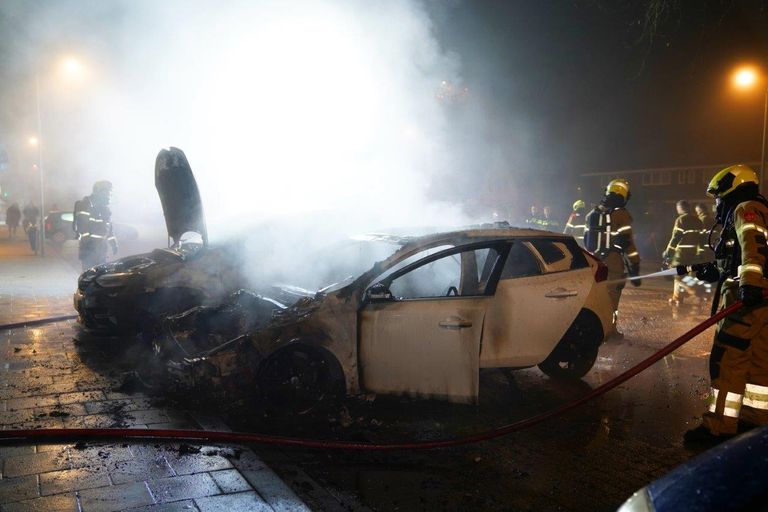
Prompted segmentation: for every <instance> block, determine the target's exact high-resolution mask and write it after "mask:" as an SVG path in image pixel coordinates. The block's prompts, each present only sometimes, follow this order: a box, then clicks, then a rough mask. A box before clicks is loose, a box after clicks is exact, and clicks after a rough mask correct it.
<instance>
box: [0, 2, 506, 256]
mask: <svg viewBox="0 0 768 512" xmlns="http://www.w3.org/2000/svg"><path fill="white" fill-rule="evenodd" d="M3 9H4V13H5V15H6V17H8V16H11V17H12V16H18V17H22V16H23V19H24V23H26V24H27V25H26V29H25V31H26V35H27V37H28V38H29V40H30V41H36V43H37V46H36V47H37V48H38V49H39V52H38V53H41V54H46V55H54V54H57V53H61V52H62V51H64V50H66V51H71V52H73V53H76V54H79V55H80V56H81V59H82V61H83V67H84V73H87V75H84V76H82V77H80V80H79V82H78V83H72V84H65V83H64V82H63V81H62V80H63V79H62V78H61V77H59V78H56V77H54V76H48V75H47V74H46V75H44V76H42V78H43V85H44V87H43V91H42V92H43V95H44V100H45V103H44V110H45V124H46V126H45V128H46V130H45V132H46V133H44V140H45V141H47V145H46V147H45V151H46V153H45V154H46V159H47V161H49V162H51V164H50V165H49V166H48V167H49V171H48V172H49V181H53V180H55V182H56V183H58V185H57V187H58V190H57V192H58V193H59V194H62V193H70V194H71V196H72V197H76V196H82V195H83V194H84V193H87V192H88V191H89V189H90V185H91V184H92V183H93V181H94V180H96V179H110V180H111V181H112V182H113V183H114V185H115V192H114V197H113V206H114V208H113V210H114V216H115V218H116V219H122V220H127V221H129V222H131V221H133V222H134V223H139V224H150V223H152V224H155V225H162V220H161V213H160V206H159V200H158V199H157V195H156V193H155V191H154V188H153V163H154V157H155V155H156V153H157V151H158V150H159V149H160V148H161V147H167V146H171V145H173V146H176V147H179V148H181V149H183V150H184V151H185V152H186V154H187V157H188V158H189V161H190V163H191V165H192V167H193V170H194V172H195V174H196V177H197V180H198V184H199V186H200V190H201V193H202V196H203V201H204V207H205V211H206V216H207V219H208V225H209V226H208V227H209V234H210V237H211V239H212V240H214V241H217V240H218V241H220V240H223V239H226V238H228V237H232V236H233V235H235V234H237V233H242V232H243V231H244V230H245V227H246V226H250V225H255V224H263V223H268V222H269V221H274V220H277V219H279V220H280V222H281V224H280V225H281V226H285V225H288V224H295V225H298V226H299V229H298V230H294V231H295V232H296V231H297V232H298V233H299V236H300V237H304V238H306V237H308V236H309V235H310V234H313V237H314V238H316V239H322V238H323V237H324V236H325V234H326V233H328V232H330V231H337V232H338V233H353V232H359V231H370V230H375V229H387V228H390V227H394V226H398V227H405V226H415V225H418V226H430V225H431V226H446V225H457V224H464V223H467V222H470V219H469V218H468V217H467V216H466V215H465V214H464V213H463V212H462V210H461V208H460V207H459V206H457V205H456V204H450V203H445V202H438V201H435V200H433V199H431V198H430V194H431V193H432V192H434V191H435V190H437V191H442V192H444V191H445V190H450V189H451V185H450V183H451V182H454V183H455V185H456V188H461V189H463V193H464V194H465V195H466V194H467V192H466V190H467V189H468V188H470V187H471V186H472V184H473V178H472V174H471V173H466V171H467V170H470V171H474V170H475V169H473V168H472V160H473V158H474V157H475V156H477V157H478V160H477V161H478V162H480V161H482V158H485V159H488V158H491V159H493V158H495V157H493V152H489V151H487V148H481V147H469V146H472V145H473V144H474V143H475V142H477V140H478V139H477V137H474V138H465V137H463V136H462V131H464V130H466V132H467V133H473V134H477V133H479V132H480V130H477V129H475V128H476V127H472V126H460V127H459V126H456V125H455V123H456V122H457V121H458V120H461V122H462V123H463V122H466V121H467V120H470V122H472V123H475V122H478V120H479V119H480V117H481V113H478V112H477V111H475V112H473V111H472V110H471V109H468V108H464V111H463V112H462V113H461V114H460V115H457V113H456V111H455V109H456V108H457V105H456V103H461V99H462V98H461V88H460V86H459V85H457V84H461V83H462V78H461V76H460V65H459V64H460V63H459V62H458V59H457V58H456V57H455V56H451V55H449V54H447V53H446V52H445V51H444V50H443V49H441V47H440V45H439V44H438V43H437V41H436V38H435V35H434V30H433V26H432V21H431V19H430V16H429V14H428V13H427V11H426V10H425V8H424V5H423V4H421V3H419V2H417V1H410V0H390V1H387V2H368V1H364V0H299V1H292V2H284V1H278V0H261V1H245V0H243V1H231V2H220V3H213V2H210V3H209V2H200V1H181V0H179V1H164V2H157V1H154V0H143V1H141V0H138V1H137V0H131V1H111V2H102V1H77V2H76V1H65V2H50V3H41V4H38V5H37V8H36V9H32V8H30V7H29V6H28V5H26V4H24V3H10V4H8V5H6V6H5V7H4V8H3ZM40 62H42V63H43V64H45V66H47V63H46V61H40ZM41 66H42V64H41ZM46 69H47V68H46ZM441 84H443V85H441ZM445 84H449V87H453V88H454V89H451V90H449V91H448V94H447V97H446V95H445V94H443V93H445V92H446V91H445V90H444V89H445ZM441 91H442V92H441ZM457 91H458V94H457ZM454 100H455V101H454ZM467 142H469V144H467ZM54 162H55V163H54ZM497 164H498V162H497V163H496V164H494V163H493V162H491V165H492V166H494V167H495V166H497ZM481 165H482V164H481ZM462 173H464V175H463V177H462V178H461V179H458V180H457V179H456V177H457V176H459V175H460V174H462ZM436 184H437V186H436ZM481 185H482V186H483V187H485V188H488V187H489V186H492V185H489V184H488V183H485V182H481ZM433 195H434V194H433ZM442 195H444V196H445V195H446V194H442ZM449 195H450V194H449ZM488 213H489V212H488ZM272 231H273V232H274V231H278V230H277V229H273V230H272ZM278 235H279V233H278ZM280 238H281V237H280V236H278V237H277V239H278V240H277V241H272V240H270V241H266V240H259V241H255V242H254V244H256V245H258V246H260V247H262V248H263V247H264V246H267V245H269V246H271V247H273V249H274V250H279V248H280V246H281V243H282V245H287V246H288V247H286V248H290V246H291V244H293V243H294V242H293V241H292V242H290V243H288V242H286V240H288V238H283V239H282V240H280ZM294 247H295V246H294ZM262 252H263V251H262Z"/></svg>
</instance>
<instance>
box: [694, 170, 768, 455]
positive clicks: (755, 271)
mask: <svg viewBox="0 0 768 512" xmlns="http://www.w3.org/2000/svg"><path fill="white" fill-rule="evenodd" d="M758 183H759V182H758V178H757V174H756V173H755V171H753V170H752V169H751V168H749V167H747V166H746V165H734V166H731V167H727V168H725V169H723V170H722V171H720V172H718V173H717V174H716V175H715V176H714V178H712V181H711V182H710V183H709V187H708V188H707V193H708V194H709V195H710V196H712V197H714V198H715V201H716V203H717V213H716V219H715V221H716V222H717V223H718V224H720V225H721V226H722V227H723V228H722V232H721V234H720V239H719V240H718V242H717V244H716V245H715V262H713V263H710V264H707V265H703V266H701V268H700V269H699V270H698V272H697V274H696V277H698V278H699V279H703V280H707V281H710V282H718V283H719V286H718V293H717V294H716V297H717V298H718V299H719V300H718V301H717V302H716V304H718V305H719V307H720V308H721V309H722V308H726V307H728V306H730V305H731V304H733V303H734V302H736V300H737V299H738V300H741V301H743V303H744V307H742V308H741V309H740V310H738V311H736V312H735V313H732V314H731V315H729V316H727V317H726V318H725V319H724V320H721V321H720V323H719V324H718V325H717V330H716V331H715V341H714V344H713V346H712V352H711V354H710V356H709V373H710V379H711V386H712V387H711V392H710V395H709V404H708V407H707V411H706V412H705V413H704V415H703V418H702V424H701V425H700V426H699V427H697V428H695V429H693V430H689V431H688V432H686V434H685V441H686V443H687V444H706V445H710V444H714V443H717V442H720V441H722V440H724V439H727V438H729V437H731V436H733V435H734V434H736V433H737V432H738V430H739V429H740V428H742V429H745V428H749V427H752V426H756V425H768V302H766V301H765V299H764V298H763V292H764V291H765V290H766V289H768V279H766V277H765V268H766V262H767V260H768V243H767V242H766V239H767V238H768V201H767V200H766V199H765V198H764V197H763V196H762V195H760V192H759V188H758ZM713 302H714V301H713Z"/></svg>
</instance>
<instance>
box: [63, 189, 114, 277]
mask: <svg viewBox="0 0 768 512" xmlns="http://www.w3.org/2000/svg"><path fill="white" fill-rule="evenodd" d="M111 219H112V212H111V211H110V209H109V207H108V206H106V205H99V204H96V203H95V202H94V200H93V197H92V196H86V197H84V198H83V199H81V200H80V201H76V202H75V214H74V223H73V224H72V228H73V229H74V230H75V234H76V235H77V236H78V239H79V240H80V246H79V257H80V260H81V261H82V263H83V268H84V269H87V268H90V267H92V266H94V265H98V264H100V263H104V262H105V261H106V260H107V246H112V251H113V252H117V239H116V238H115V235H114V232H113V230H112V221H111Z"/></svg>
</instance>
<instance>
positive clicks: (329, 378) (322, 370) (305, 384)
mask: <svg viewBox="0 0 768 512" xmlns="http://www.w3.org/2000/svg"><path fill="white" fill-rule="evenodd" d="M335 364H337V363H336V361H335V359H333V358H332V356H330V355H327V354H323V353H322V352H321V351H320V350H315V349H310V348H308V347H304V346H295V347H291V348H287V349H283V350H281V351H279V352H277V353H275V354H273V355H272V356H270V357H269V358H268V359H267V360H266V361H265V362H264V363H263V364H262V367H261V369H260V371H259V374H258V386H259V390H260V391H261V398H262V399H263V400H264V401H265V402H266V405H267V406H268V407H269V408H270V410H272V411H273V412H277V413H279V414H280V413H282V414H288V413H290V414H307V413H310V412H314V411H317V410H319V409H321V408H323V407H325V406H328V405H330V404H332V403H334V402H336V401H337V400H338V399H339V398H341V396H342V394H343V392H344V385H343V382H341V381H340V380H339V378H338V376H337V375H336V373H337V372H336V371H334V370H335V367H334V365H335Z"/></svg>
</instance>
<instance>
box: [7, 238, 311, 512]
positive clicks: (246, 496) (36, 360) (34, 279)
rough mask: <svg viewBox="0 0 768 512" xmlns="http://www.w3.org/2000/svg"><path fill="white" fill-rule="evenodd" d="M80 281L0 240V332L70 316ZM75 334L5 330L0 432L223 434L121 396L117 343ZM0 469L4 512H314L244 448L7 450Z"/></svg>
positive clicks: (193, 414)
mask: <svg viewBox="0 0 768 512" xmlns="http://www.w3.org/2000/svg"><path fill="white" fill-rule="evenodd" d="M77 274H78V271H77V270H76V269H74V268H73V267H72V266H71V265H69V264H67V263H66V262H65V261H64V260H62V259H60V258H58V257H57V256H56V255H55V253H53V251H51V254H50V255H49V256H48V257H47V258H45V259H43V258H39V257H35V256H34V255H31V254H30V251H29V248H28V246H26V245H25V244H24V243H23V241H17V242H9V241H7V239H6V238H5V233H4V232H2V231H0V280H2V283H3V284H2V287H0V324H4V323H9V322H18V321H19V320H21V319H32V318H43V317H47V316H54V315H62V314H71V313H73V309H72V305H71V300H72V299H71V293H72V291H73V290H74V286H75V278H76V276H77ZM76 332H77V331H76V330H75V324H74V323H73V322H66V323H64V322H63V323H57V324H49V325H45V326H40V327H36V328H26V329H14V330H5V331H0V428H2V429H22V428H24V429H26V428H56V427H59V428H60V427H131V428H195V429H198V428H199V429H214V428H215V429H226V425H223V424H222V423H221V421H220V420H219V419H218V418H216V417H213V416H208V415H206V414H204V413H201V412H199V411H188V410H180V409H176V408H174V406H173V405H171V404H167V403H165V402H164V401H163V400H159V399H157V398H153V397H150V396H147V395H144V394H142V393H131V394H127V393H123V392H121V388H120V384H121V383H122V382H123V381H124V378H125V373H124V372H125V368H120V367H119V366H116V365H115V360H116V358H119V357H120V350H121V347H114V346H113V345H115V344H117V343H119V342H120V340H117V339H106V340H104V339H102V340H87V339H85V338H83V339H76V338H75V336H74V335H75V333H76ZM123 342H124V341H123ZM115 350H117V352H115ZM0 459H1V460H2V466H1V467H2V473H1V474H0V512H5V511H8V512H16V511H59V510H61V511H69V510H71V511H79V512H96V511H104V512H107V511H114V510H133V511H177V510H178V511H182V510H184V511H203V512H205V511H219V510H227V511H230V512H235V511H240V510H243V511H245V510H259V511H261V510H263V511H278V512H282V511H303V510H308V508H307V507H306V506H305V505H304V504H303V502H302V501H301V500H300V499H299V498H298V497H297V496H296V494H295V493H294V492H293V491H292V490H291V489H290V488H289V487H288V486H287V485H286V484H285V483H284V482H283V481H282V480H281V479H280V478H279V477H277V475H276V474H275V473H274V472H273V471H272V470H271V469H270V468H269V467H267V466H266V465H265V464H264V463H263V462H262V461H261V459H260V458H259V457H258V456H257V455H256V454H255V453H253V452H252V451H250V450H247V449H243V448H239V447H227V448H222V447H213V446H201V447H198V446H195V447H191V448H190V447H187V446H186V445H179V444H142V443H135V442H131V443H90V442H89V443H77V444H71V443H68V444H34V445H32V444H19V445H13V446H0Z"/></svg>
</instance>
